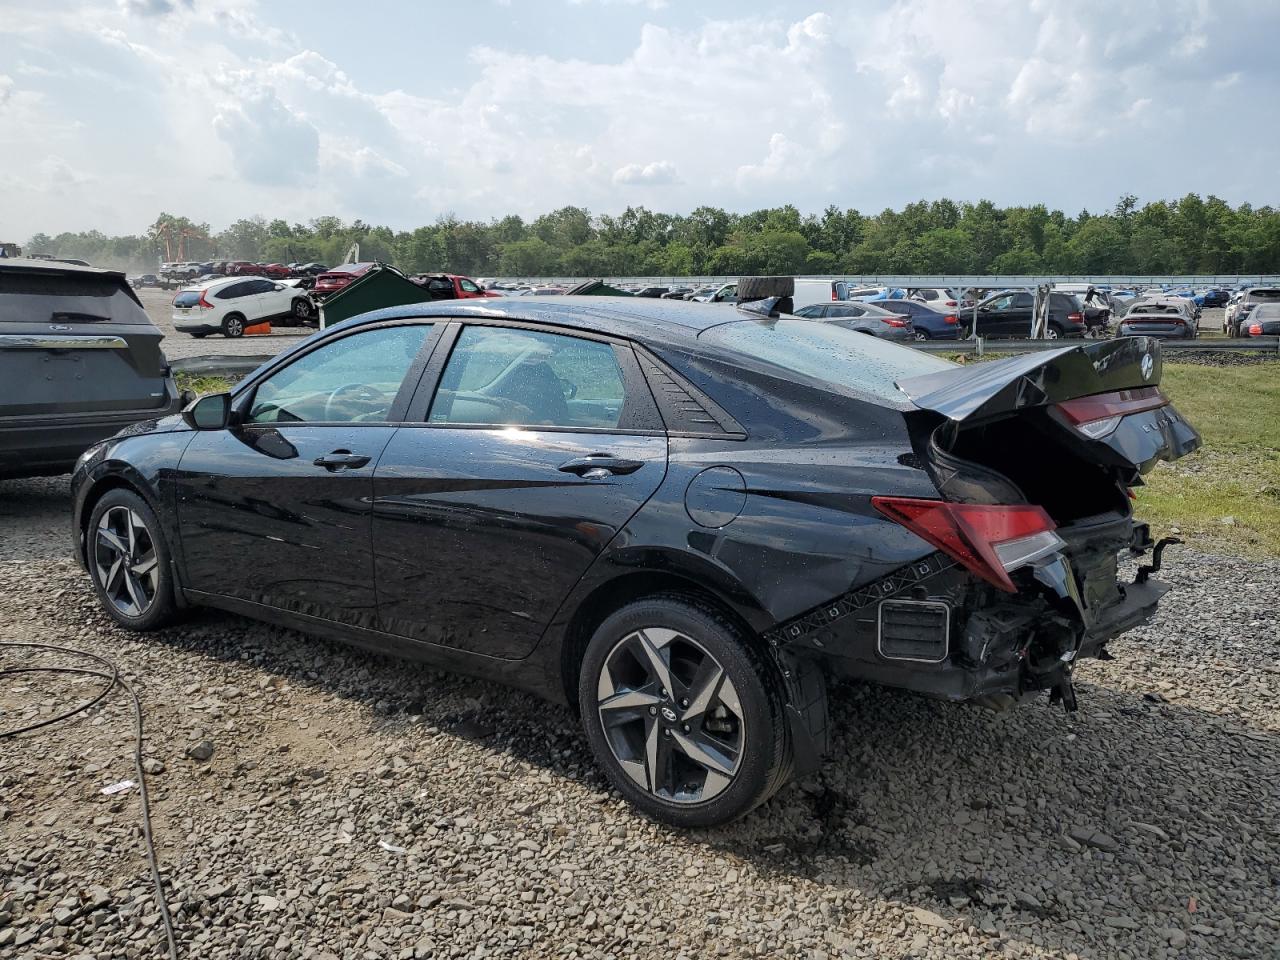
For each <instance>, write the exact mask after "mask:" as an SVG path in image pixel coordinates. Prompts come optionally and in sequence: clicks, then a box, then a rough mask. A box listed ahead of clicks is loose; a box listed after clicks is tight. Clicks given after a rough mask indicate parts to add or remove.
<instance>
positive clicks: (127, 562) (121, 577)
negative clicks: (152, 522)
mask: <svg viewBox="0 0 1280 960" xmlns="http://www.w3.org/2000/svg"><path fill="white" fill-rule="evenodd" d="M93 559H94V566H95V568H96V572H97V577H98V583H99V584H100V585H101V586H102V592H103V593H104V594H106V596H107V599H108V600H109V601H110V602H111V605H112V606H114V607H115V608H116V609H117V610H119V611H120V612H121V613H123V614H124V615H125V616H127V617H140V616H142V615H143V614H144V613H146V612H147V610H148V609H150V607H151V604H152V603H154V602H155V598H156V591H157V590H158V589H159V586H160V570H159V560H158V558H157V556H156V545H155V541H154V540H153V539H152V537H151V532H150V531H149V530H148V529H147V525H146V523H145V522H144V521H143V519H142V517H140V516H139V515H138V514H137V513H135V512H134V511H133V510H130V509H129V508H128V507H124V506H117V507H112V508H111V509H109V510H107V511H106V512H105V513H103V515H102V517H101V518H100V519H99V520H98V527H97V529H96V530H95V531H94V546H93Z"/></svg>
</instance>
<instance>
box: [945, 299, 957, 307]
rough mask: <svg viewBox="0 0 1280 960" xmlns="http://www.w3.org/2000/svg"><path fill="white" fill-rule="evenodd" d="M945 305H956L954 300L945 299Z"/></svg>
mask: <svg viewBox="0 0 1280 960" xmlns="http://www.w3.org/2000/svg"><path fill="white" fill-rule="evenodd" d="M946 305H947V306H948V307H954V306H955V305H956V302H955V301H954V300H948V301H947V303H946Z"/></svg>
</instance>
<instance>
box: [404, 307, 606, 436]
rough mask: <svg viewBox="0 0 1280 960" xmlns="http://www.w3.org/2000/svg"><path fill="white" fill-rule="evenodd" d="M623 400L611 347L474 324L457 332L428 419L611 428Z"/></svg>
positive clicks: (461, 422) (575, 338) (596, 342)
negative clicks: (455, 341) (454, 343)
mask: <svg viewBox="0 0 1280 960" xmlns="http://www.w3.org/2000/svg"><path fill="white" fill-rule="evenodd" d="M625 398H626V392H625V390H624V388H623V382H622V370H621V368H620V367H619V366H618V360H617V357H616V356H615V355H614V352H613V347H612V346H610V345H609V344H607V343H600V342H598V341H595V340H581V339H579V338H577V337H566V336H561V335H559V334H553V333H542V332H539V331H534V330H517V329H510V328H506V327H479V326H474V327H467V328H465V329H464V330H463V331H462V333H461V334H460V335H459V337H458V342H457V344H456V345H455V346H454V348H453V353H452V354H451V355H450V357H449V362H448V364H447V365H446V366H445V369H444V374H443V376H442V377H441V379H440V388H439V390H438V391H437V392H436V397H435V400H434V401H433V402H432V404H431V413H430V414H429V416H428V418H427V419H428V421H429V422H431V423H456V424H504V425H511V426H530V427H532V426H548V427H565V428H574V427H585V428H604V429H609V428H613V427H617V426H618V424H619V423H620V422H621V420H622V408H623V404H624V401H625Z"/></svg>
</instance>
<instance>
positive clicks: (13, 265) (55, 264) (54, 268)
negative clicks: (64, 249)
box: [0, 257, 124, 279]
mask: <svg viewBox="0 0 1280 960" xmlns="http://www.w3.org/2000/svg"><path fill="white" fill-rule="evenodd" d="M0 270H9V271H12V272H13V273H26V272H28V271H31V270H47V271H50V272H57V273H91V274H96V275H98V276H108V277H120V278H122V279H123V277H124V273H123V272H121V271H119V270H106V269H103V268H102V267H87V266H83V265H81V264H78V263H67V261H65V260H34V259H31V258H30V257H0Z"/></svg>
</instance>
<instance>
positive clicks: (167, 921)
mask: <svg viewBox="0 0 1280 960" xmlns="http://www.w3.org/2000/svg"><path fill="white" fill-rule="evenodd" d="M0 647H20V648H26V649H29V650H51V651H54V652H57V653H65V654H69V655H71V656H74V657H87V658H89V659H90V660H96V661H97V662H98V663H100V664H102V665H103V667H105V668H106V669H105V670H89V669H86V668H84V667H11V668H8V669H4V670H0V677H7V676H14V675H17V674H23V673H75V674H80V675H81V676H89V677H98V678H99V679H102V680H105V681H106V684H105V685H104V686H103V687H102V689H101V690H99V691H98V693H97V695H96V696H94V697H93V699H91V700H86V701H85V702H84V703H82V704H80V705H79V706H76V707H73V708H72V709H70V710H67V711H65V712H63V713H60V714H58V715H57V716H54V717H49V718H46V719H44V720H40V721H38V722H36V723H29V724H27V725H25V726H22V727H16V728H14V729H13V730H0V740H3V739H5V738H6V737H16V736H18V735H20V734H23V733H30V732H32V731H33V730H39V729H40V728H41V727H48V726H51V725H52V724H55V723H59V722H60V721H62V720H69V719H70V718H71V717H74V716H76V715H78V714H81V713H84V712H85V711H87V710H89V709H90V708H92V707H94V706H96V705H97V704H99V703H101V702H102V700H103V698H105V697H106V696H107V694H109V693H111V691H112V690H114V689H115V688H116V687H117V686H119V687H120V688H121V689H123V690H124V692H125V693H127V694H128V695H129V698H130V700H132V701H133V727H134V738H133V766H134V769H135V771H136V772H137V777H138V796H139V797H140V798H141V801H142V836H143V839H144V841H145V843H146V849H147V864H148V865H149V866H150V868H151V880H152V882H153V883H154V884H155V888H156V904H157V905H158V906H159V908H160V919H161V921H162V922H163V923H164V933H165V937H167V938H168V941H169V958H170V960H178V943H177V940H176V939H175V938H174V935H173V918H172V917H171V916H170V915H169V904H168V903H167V902H166V901H165V898H164V883H163V881H162V880H161V879H160V864H159V862H158V861H157V859H156V843H155V839H154V838H153V837H152V834H151V800H150V798H149V797H148V796H147V775H146V771H145V770H143V769H142V701H140V700H139V699H138V695H137V694H136V693H134V691H133V687H131V686H129V684H128V683H127V682H126V681H125V680H124V679H123V678H122V677H121V676H120V669H119V668H118V667H117V666H116V665H115V664H114V663H112V662H111V661H110V660H108V659H107V658H106V657H100V656H98V655H97V654H96V653H89V652H88V651H87V650H76V649H74V648H72V647H60V646H57V645H55V644H52V643H25V642H21V641H17V640H0Z"/></svg>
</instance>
